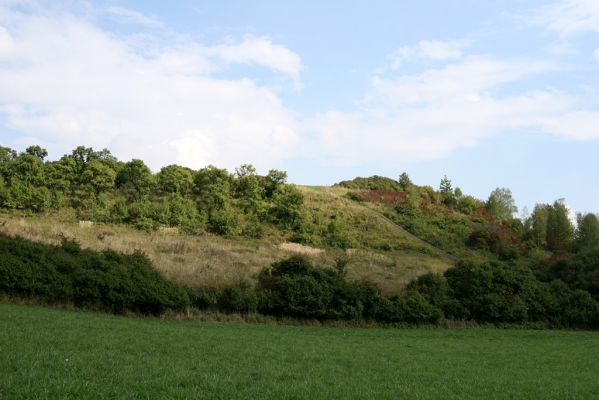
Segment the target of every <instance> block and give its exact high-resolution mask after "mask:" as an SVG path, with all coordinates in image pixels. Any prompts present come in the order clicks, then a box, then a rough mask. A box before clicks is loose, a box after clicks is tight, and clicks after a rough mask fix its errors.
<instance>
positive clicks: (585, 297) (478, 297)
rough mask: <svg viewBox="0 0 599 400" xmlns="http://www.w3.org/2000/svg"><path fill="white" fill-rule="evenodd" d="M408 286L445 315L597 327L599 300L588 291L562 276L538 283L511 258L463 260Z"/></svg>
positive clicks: (479, 320) (499, 321)
mask: <svg viewBox="0 0 599 400" xmlns="http://www.w3.org/2000/svg"><path fill="white" fill-rule="evenodd" d="M407 289H408V291H409V292H415V293H420V294H421V295H422V296H423V297H424V298H425V299H426V300H427V301H428V302H429V303H430V304H432V305H433V306H435V307H437V308H438V309H439V310H441V311H442V312H443V316H444V317H445V318H447V319H456V320H475V321H478V322H490V323H511V324H523V323H528V322H540V323H543V324H545V325H549V326H553V327H578V328H588V327H591V328H596V327H599V303H598V302H597V301H595V300H594V299H593V298H592V297H591V295H590V294H589V293H588V292H586V291H583V290H573V289H571V288H569V287H568V286H567V285H566V284H565V283H564V282H562V281H559V280H554V281H552V282H550V283H543V282H540V281H538V280H537V279H536V277H535V276H534V274H533V273H532V271H531V270H530V269H529V268H528V267H525V266H521V265H518V264H513V263H512V264H508V263H499V262H489V263H482V264H478V263H473V262H464V261H463V262H459V263H458V264H457V265H456V266H455V267H453V268H450V269H448V270H447V271H446V272H445V273H444V274H443V275H440V274H433V273H429V274H426V275H423V276H421V277H419V278H417V279H416V280H414V281H412V282H411V283H410V284H409V285H408V288H407Z"/></svg>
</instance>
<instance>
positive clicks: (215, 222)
mask: <svg viewBox="0 0 599 400" xmlns="http://www.w3.org/2000/svg"><path fill="white" fill-rule="evenodd" d="M240 219H241V218H240V215H239V212H238V211H237V210H236V209H234V208H232V207H231V206H228V205H226V206H224V207H222V208H219V209H213V210H211V211H210V214H209V215H208V229H209V230H210V232H212V233H216V234H218V235H223V236H235V235H239V234H241V232H242V230H241V221H240Z"/></svg>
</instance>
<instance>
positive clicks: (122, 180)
mask: <svg viewBox="0 0 599 400" xmlns="http://www.w3.org/2000/svg"><path fill="white" fill-rule="evenodd" d="M116 183H117V186H118V187H119V188H123V189H125V191H127V190H132V191H133V192H134V194H135V195H136V197H137V199H138V200H139V199H141V198H142V197H143V196H144V195H146V194H148V193H149V192H150V190H151V189H152V186H153V185H154V176H153V175H152V172H151V171H150V168H148V167H147V166H146V164H145V163H144V162H143V161H142V160H135V159H134V160H131V161H129V162H128V163H125V165H124V166H123V168H122V169H121V170H120V171H119V173H118V174H117V177H116Z"/></svg>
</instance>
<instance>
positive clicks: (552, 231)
mask: <svg viewBox="0 0 599 400" xmlns="http://www.w3.org/2000/svg"><path fill="white" fill-rule="evenodd" d="M573 238H574V228H573V227H572V222H570V219H569V218H568V208H567V207H566V205H565V203H564V200H563V199H560V200H556V201H555V202H554V203H553V205H552V206H550V207H549V208H548V210H547V247H548V248H549V250H552V251H558V252H561V251H566V250H568V248H569V247H570V244H571V243H572V239H573Z"/></svg>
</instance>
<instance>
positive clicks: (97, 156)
mask: <svg viewBox="0 0 599 400" xmlns="http://www.w3.org/2000/svg"><path fill="white" fill-rule="evenodd" d="M90 158H91V159H94V160H98V161H100V162H101V163H102V164H104V165H107V166H109V167H110V168H112V169H113V170H114V171H115V172H118V171H119V170H120V169H121V167H122V166H123V164H124V163H122V162H121V161H119V160H118V159H117V158H116V157H115V156H113V155H112V153H111V152H110V150H108V149H102V150H100V151H94V152H93V153H92V154H91V155H90Z"/></svg>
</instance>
